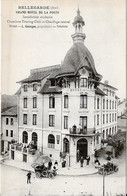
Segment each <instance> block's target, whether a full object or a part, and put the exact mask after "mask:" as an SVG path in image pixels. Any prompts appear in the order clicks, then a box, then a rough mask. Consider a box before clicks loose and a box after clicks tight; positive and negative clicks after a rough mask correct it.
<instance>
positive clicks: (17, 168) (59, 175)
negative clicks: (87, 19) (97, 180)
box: [2, 163, 98, 177]
mask: <svg viewBox="0 0 127 196" xmlns="http://www.w3.org/2000/svg"><path fill="white" fill-rule="evenodd" d="M2 164H3V165H7V166H10V167H14V168H17V169H20V170H22V171H27V172H28V171H31V172H32V173H34V171H33V170H31V169H23V168H20V167H16V166H14V165H9V164H6V163H2ZM97 173H98V172H94V173H89V174H75V175H73V174H72V175H71V174H59V173H58V174H57V176H70V177H76V176H89V175H95V174H97Z"/></svg>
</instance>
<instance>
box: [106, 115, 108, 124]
mask: <svg viewBox="0 0 127 196" xmlns="http://www.w3.org/2000/svg"><path fill="white" fill-rule="evenodd" d="M106 123H108V114H106Z"/></svg>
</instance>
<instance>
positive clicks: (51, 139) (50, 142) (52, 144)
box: [48, 134, 55, 148]
mask: <svg viewBox="0 0 127 196" xmlns="http://www.w3.org/2000/svg"><path fill="white" fill-rule="evenodd" d="M48 148H55V137H54V135H53V134H50V135H49V136H48Z"/></svg>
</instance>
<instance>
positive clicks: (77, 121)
mask: <svg viewBox="0 0 127 196" xmlns="http://www.w3.org/2000/svg"><path fill="white" fill-rule="evenodd" d="M84 25H85V23H84V20H83V18H82V16H81V15H80V11H79V10H78V11H77V16H76V17H75V18H74V22H73V26H74V29H75V33H74V34H73V35H72V39H73V46H72V47H71V48H70V49H69V51H68V52H67V54H66V56H65V58H64V61H63V63H62V64H61V65H54V66H50V67H49V66H48V67H44V68H38V69H33V70H31V73H30V76H29V77H28V78H26V79H24V80H22V81H20V83H21V88H20V90H19V91H18V93H17V95H18V97H19V98H18V100H19V103H18V116H19V127H18V129H19V142H21V143H23V145H27V144H29V143H30V142H31V141H34V143H36V145H37V151H38V152H42V153H43V154H47V155H49V154H52V156H53V158H54V159H56V160H60V155H61V157H62V156H63V155H65V154H66V161H67V165H68V166H72V165H73V164H75V163H76V162H77V161H78V160H77V159H78V157H77V151H78V152H79V155H80V156H83V157H84V158H86V156H87V155H90V156H91V160H93V155H94V153H95V152H96V151H97V150H99V149H100V148H101V146H102V145H103V144H102V143H101V140H102V139H106V137H107V136H108V135H109V134H115V133H116V132H117V100H118V97H117V96H116V90H117V89H116V88H114V87H112V86H111V85H109V84H108V81H106V82H105V83H101V79H102V76H101V75H100V74H98V72H97V71H96V68H95V64H94V60H93V57H92V55H91V53H90V51H89V50H88V49H87V48H86V46H85V45H84V40H85V34H84V33H83V26H84ZM26 156H27V154H26ZM25 160H26V161H32V159H29V158H27V159H25Z"/></svg>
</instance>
